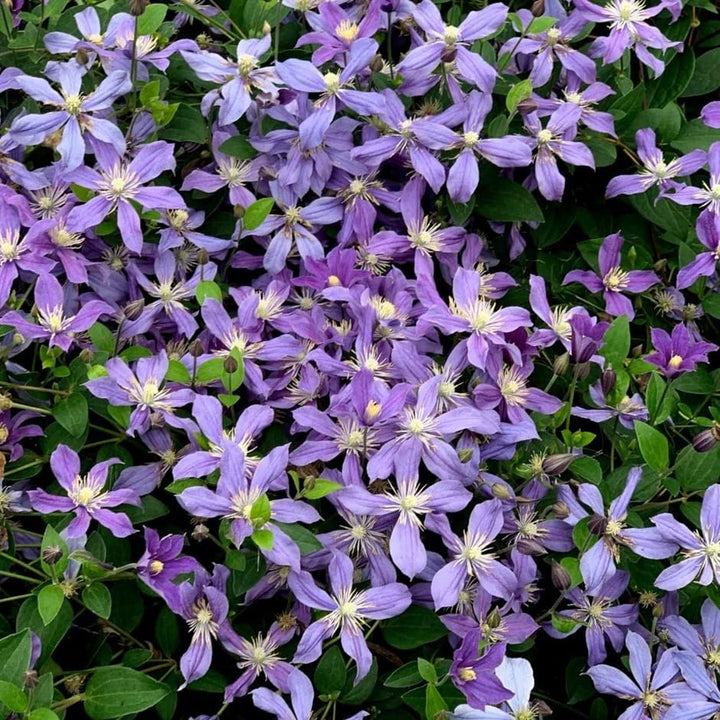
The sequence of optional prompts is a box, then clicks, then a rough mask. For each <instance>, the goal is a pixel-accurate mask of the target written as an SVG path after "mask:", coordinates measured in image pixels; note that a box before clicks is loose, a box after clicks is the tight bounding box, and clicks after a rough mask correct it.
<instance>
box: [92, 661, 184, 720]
mask: <svg viewBox="0 0 720 720" xmlns="http://www.w3.org/2000/svg"><path fill="white" fill-rule="evenodd" d="M168 692H170V688H168V686H167V685H164V684H163V683H161V682H158V681H157V680H154V679H153V678H151V677H149V676H148V675H145V674H144V673H141V672H138V671H137V670H133V669H132V668H127V667H122V666H114V667H102V668H100V669H98V670H96V671H95V672H94V673H93V676H92V677H91V678H90V682H88V684H87V687H86V688H85V712H86V713H87V714H88V715H89V716H90V717H91V718H92V720H114V719H115V718H119V717H123V716H124V715H134V714H135V713H139V712H142V711H143V710H147V709H148V708H151V707H153V706H154V705H157V703H159V702H160V701H161V700H162V699H163V698H164V697H165V696H166V695H167V694H168Z"/></svg>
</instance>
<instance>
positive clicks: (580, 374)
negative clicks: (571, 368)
mask: <svg viewBox="0 0 720 720" xmlns="http://www.w3.org/2000/svg"><path fill="white" fill-rule="evenodd" d="M575 374H576V375H577V379H578V380H584V379H585V378H586V377H587V376H588V375H589V374H590V363H589V362H582V363H578V364H577V365H576V366H575Z"/></svg>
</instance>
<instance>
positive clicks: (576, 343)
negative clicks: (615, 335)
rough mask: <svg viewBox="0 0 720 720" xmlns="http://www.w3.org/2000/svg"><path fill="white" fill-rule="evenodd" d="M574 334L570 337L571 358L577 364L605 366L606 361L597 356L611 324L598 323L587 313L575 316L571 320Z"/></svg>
mask: <svg viewBox="0 0 720 720" xmlns="http://www.w3.org/2000/svg"><path fill="white" fill-rule="evenodd" d="M568 322H569V323H570V328H571V331H572V334H571V336H570V356H571V357H572V359H573V360H574V361H575V362H576V363H586V362H590V361H592V362H596V363H598V364H599V365H601V366H602V365H604V364H605V361H604V360H603V358H601V357H600V356H599V355H596V353H597V351H598V350H599V349H600V345H601V344H602V342H603V338H604V337H605V331H606V330H607V329H608V328H609V327H610V323H606V322H598V321H597V318H591V317H590V316H589V315H587V314H585V313H578V314H577V315H573V316H572V317H571V318H570V320H569V321H568Z"/></svg>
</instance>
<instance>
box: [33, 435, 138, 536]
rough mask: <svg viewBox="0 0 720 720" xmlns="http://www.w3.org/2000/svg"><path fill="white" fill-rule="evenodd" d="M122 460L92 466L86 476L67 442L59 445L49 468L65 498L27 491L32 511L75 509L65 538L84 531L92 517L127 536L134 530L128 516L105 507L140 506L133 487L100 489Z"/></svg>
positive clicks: (112, 531) (41, 491) (116, 533)
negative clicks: (112, 468)
mask: <svg viewBox="0 0 720 720" xmlns="http://www.w3.org/2000/svg"><path fill="white" fill-rule="evenodd" d="M119 462H121V460H118V459H117V458H113V459H112V460H105V461H104V462H100V463H98V464H97V465H95V466H93V467H92V468H91V469H90V470H89V471H88V473H87V474H86V475H81V474H80V457H79V455H78V454H77V453H76V452H75V451H74V450H71V449H70V448H69V447H68V446H67V445H58V446H57V448H56V449H55V450H54V451H53V453H52V455H51V456H50V467H51V468H52V471H53V474H54V475H55V478H56V480H57V481H58V482H59V483H60V486H61V487H62V488H63V490H65V492H66V493H67V497H63V496H61V495H50V494H49V493H47V492H45V491H44V490H30V491H29V492H28V497H29V498H30V503H31V505H32V506H33V509H34V510H37V511H38V512H41V513H52V512H74V513H75V519H74V520H73V521H72V522H71V523H70V525H68V527H67V533H68V537H79V536H80V535H84V534H85V533H86V532H87V529H88V527H89V526H90V521H91V520H96V521H97V522H99V523H100V524H101V525H102V526H103V527H106V528H107V529H108V530H109V531H110V532H111V533H112V534H113V535H115V537H127V536H128V535H131V534H132V533H134V532H135V529H134V528H133V526H132V522H130V518H129V517H128V516H127V515H126V514H125V513H121V512H112V511H111V510H107V509H106V508H109V507H116V506H117V505H124V504H132V505H139V504H140V498H139V497H138V495H137V493H135V491H134V490H130V489H123V490H103V489H104V487H105V484H106V482H107V476H108V471H109V470H110V467H111V466H112V465H115V464H116V463H119Z"/></svg>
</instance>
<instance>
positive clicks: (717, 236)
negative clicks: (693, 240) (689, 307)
mask: <svg viewBox="0 0 720 720" xmlns="http://www.w3.org/2000/svg"><path fill="white" fill-rule="evenodd" d="M695 230H696V232H697V236H698V240H700V242H701V243H702V244H703V245H704V246H705V247H706V248H707V249H708V250H709V251H710V252H703V253H700V254H699V255H698V256H697V257H696V258H695V259H694V260H693V261H692V262H690V263H689V264H688V265H685V267H682V268H680V271H679V272H678V275H677V282H676V284H677V287H678V289H680V290H682V289H683V288H686V287H690V285H692V284H693V283H694V282H695V281H696V280H697V279H698V278H699V277H710V276H712V275H713V274H714V273H715V271H716V270H717V267H718V261H719V260H720V216H718V215H714V214H712V213H702V214H701V215H700V217H699V218H698V221H697V223H696V225H695Z"/></svg>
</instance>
